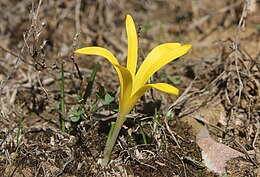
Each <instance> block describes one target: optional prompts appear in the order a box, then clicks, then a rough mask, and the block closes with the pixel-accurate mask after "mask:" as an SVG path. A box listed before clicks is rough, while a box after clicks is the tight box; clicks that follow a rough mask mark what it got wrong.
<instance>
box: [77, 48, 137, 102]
mask: <svg viewBox="0 0 260 177" xmlns="http://www.w3.org/2000/svg"><path fill="white" fill-rule="evenodd" d="M75 53H77V54H86V55H98V56H102V57H104V58H106V59H107V60H108V61H110V63H111V64H112V65H113V66H114V68H115V69H116V71H117V74H118V77H119V81H120V104H124V103H125V101H124V100H127V99H128V97H130V95H131V89H132V83H133V80H132V76H131V74H130V72H129V71H128V69H126V68H125V67H123V66H121V65H119V63H118V61H117V59H116V57H115V56H114V55H113V54H112V53H111V52H110V51H108V50H107V49H105V48H102V47H85V48H81V49H78V50H76V51H75ZM121 100H122V101H121ZM121 102H122V103H121Z"/></svg>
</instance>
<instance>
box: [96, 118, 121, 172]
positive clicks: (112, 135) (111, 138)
mask: <svg viewBox="0 0 260 177" xmlns="http://www.w3.org/2000/svg"><path fill="white" fill-rule="evenodd" d="M125 120H126V115H125V114H118V116H117V119H116V123H115V124H113V125H112V126H111V129H110V132H109V134H108V138H107V142H106V147H105V150H104V159H102V162H101V166H103V167H104V166H106V165H107V164H108V162H109V159H110V155H111V152H112V150H113V148H114V145H115V142H116V139H117V137H118V134H119V132H120V130H121V127H122V125H123V124H124V122H125Z"/></svg>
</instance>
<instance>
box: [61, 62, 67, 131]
mask: <svg viewBox="0 0 260 177" xmlns="http://www.w3.org/2000/svg"><path fill="white" fill-rule="evenodd" d="M60 109H61V131H62V132H65V114H66V110H65V94H64V62H62V63H61V103H60Z"/></svg>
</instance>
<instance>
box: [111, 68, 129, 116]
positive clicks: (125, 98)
mask: <svg viewBox="0 0 260 177" xmlns="http://www.w3.org/2000/svg"><path fill="white" fill-rule="evenodd" d="M114 66H115V67H116V68H117V69H118V70H119V71H120V74H121V76H119V78H121V79H120V99H119V112H120V113H123V112H124V110H125V109H128V102H129V100H130V96H131V92H132V85H133V79H132V76H131V73H130V72H129V70H128V69H127V68H125V67H123V66H121V65H114Z"/></svg>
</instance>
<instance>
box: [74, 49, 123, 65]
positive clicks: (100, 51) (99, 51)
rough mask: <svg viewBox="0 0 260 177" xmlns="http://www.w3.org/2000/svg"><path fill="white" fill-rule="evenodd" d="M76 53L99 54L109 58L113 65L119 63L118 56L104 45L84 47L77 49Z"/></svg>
mask: <svg viewBox="0 0 260 177" xmlns="http://www.w3.org/2000/svg"><path fill="white" fill-rule="evenodd" d="M74 53H77V54H86V55H98V56H102V57H104V58H106V59H107V60H109V61H110V62H111V63H112V64H113V65H115V64H117V65H119V63H118V61H117V59H116V57H115V56H114V55H113V54H112V53H111V52H110V51H109V50H107V49H105V48H103V47H95V46H93V47H84V48H81V49H78V50H75V51H74Z"/></svg>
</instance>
